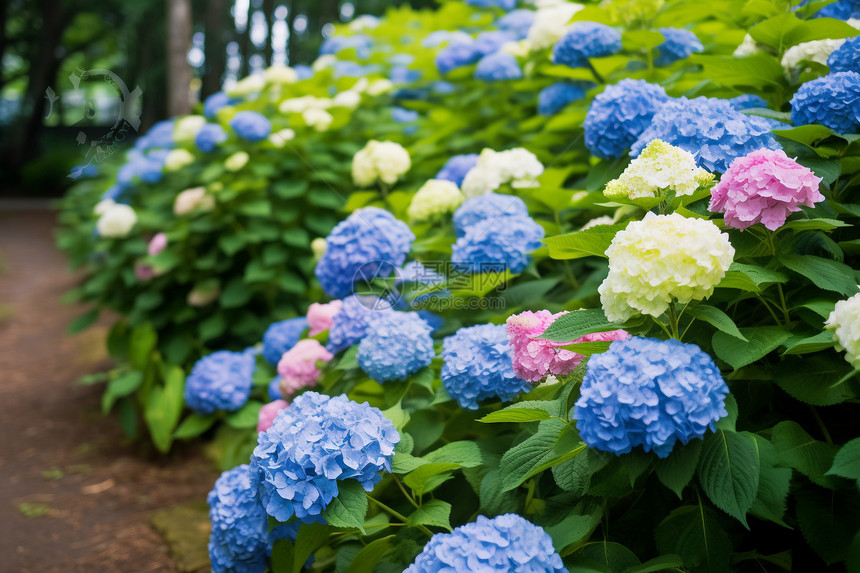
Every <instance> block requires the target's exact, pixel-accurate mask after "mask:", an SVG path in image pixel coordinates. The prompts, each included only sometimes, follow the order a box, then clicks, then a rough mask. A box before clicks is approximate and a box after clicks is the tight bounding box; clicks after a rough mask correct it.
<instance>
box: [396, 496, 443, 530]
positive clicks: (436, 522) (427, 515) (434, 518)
mask: <svg viewBox="0 0 860 573" xmlns="http://www.w3.org/2000/svg"><path fill="white" fill-rule="evenodd" d="M406 522H407V523H408V524H409V525H411V526H412V527H415V526H417V525H430V526H432V527H441V528H443V529H447V530H448V531H453V529H452V528H451V504H450V503H448V502H447V501H442V500H441V499H431V500H429V501H427V502H425V503H424V505H422V506H421V507H420V508H419V509H416V510H415V511H413V512H412V513H411V514H410V515H409V517H407V518H406Z"/></svg>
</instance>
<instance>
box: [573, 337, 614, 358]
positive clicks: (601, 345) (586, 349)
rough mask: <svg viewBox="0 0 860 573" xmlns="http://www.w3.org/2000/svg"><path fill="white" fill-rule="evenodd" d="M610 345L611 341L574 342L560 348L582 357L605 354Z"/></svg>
mask: <svg viewBox="0 0 860 573" xmlns="http://www.w3.org/2000/svg"><path fill="white" fill-rule="evenodd" d="M610 344H612V341H611V340H606V341H602V340H595V341H594V342H574V343H573V344H568V345H566V346H562V347H561V348H562V349H564V350H570V351H571V352H576V353H577V354H582V355H583V356H591V355H592V354H602V353H604V352H606V351H607V350H609V345H610Z"/></svg>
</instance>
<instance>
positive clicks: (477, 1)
mask: <svg viewBox="0 0 860 573" xmlns="http://www.w3.org/2000/svg"><path fill="white" fill-rule="evenodd" d="M466 4H468V5H469V6H474V7H475V8H501V9H502V10H513V9H514V8H515V7H516V5H517V0H466Z"/></svg>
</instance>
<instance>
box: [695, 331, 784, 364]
mask: <svg viewBox="0 0 860 573" xmlns="http://www.w3.org/2000/svg"><path fill="white" fill-rule="evenodd" d="M739 330H740V333H741V334H742V335H743V336H744V337H746V339H747V340H746V342H744V341H742V340H739V339H738V338H735V337H734V336H730V335H728V334H726V333H724V332H715V333H714V336H713V338H712V339H711V343H712V344H713V347H714V353H715V354H716V355H717V357H718V358H719V359H720V360H723V361H724V362H728V363H729V364H730V365H731V366H732V368H734V369H735V370H738V369H739V368H742V367H744V366H746V365H748V364H752V363H753V362H755V361H756V360H759V359H761V358H763V357H764V356H766V355H767V354H769V353H770V352H771V351H773V350H775V349H776V348H777V347H778V346H779V345H780V344H782V343H783V342H785V341H786V340H788V339H789V337H790V336H791V334H790V333H789V332H788V331H786V330H783V329H782V328H780V327H778V326H759V327H754V328H741V329H739Z"/></svg>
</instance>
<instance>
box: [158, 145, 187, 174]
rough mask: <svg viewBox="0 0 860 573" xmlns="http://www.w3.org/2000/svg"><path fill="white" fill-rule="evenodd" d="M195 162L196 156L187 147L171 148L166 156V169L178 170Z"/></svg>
mask: <svg viewBox="0 0 860 573" xmlns="http://www.w3.org/2000/svg"><path fill="white" fill-rule="evenodd" d="M192 163H194V156H193V155H191V152H189V151H188V150H187V149H181V148H180V149H171V150H170V152H169V153H168V154H167V157H165V158H164V170H165V171H178V170H180V169H182V168H183V167H185V166H186V165H191V164H192Z"/></svg>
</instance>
